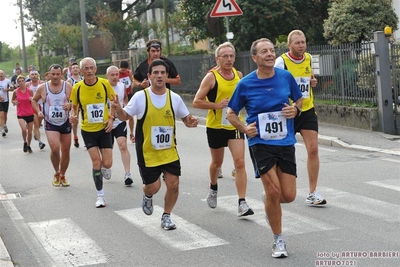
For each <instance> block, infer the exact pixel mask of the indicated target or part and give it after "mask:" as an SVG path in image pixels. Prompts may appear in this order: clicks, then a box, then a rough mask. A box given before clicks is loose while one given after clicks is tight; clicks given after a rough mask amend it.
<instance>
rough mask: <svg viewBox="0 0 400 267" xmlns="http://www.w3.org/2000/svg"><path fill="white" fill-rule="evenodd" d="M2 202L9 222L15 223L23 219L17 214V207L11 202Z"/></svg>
mask: <svg viewBox="0 0 400 267" xmlns="http://www.w3.org/2000/svg"><path fill="white" fill-rule="evenodd" d="M2 202H3V206H4V208H5V209H6V211H7V213H8V215H9V216H10V218H11V220H13V221H17V220H23V219H24V217H22V215H21V213H19V211H18V209H17V207H15V205H14V203H13V202H12V201H11V200H6V201H2Z"/></svg>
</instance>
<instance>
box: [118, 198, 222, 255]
mask: <svg viewBox="0 0 400 267" xmlns="http://www.w3.org/2000/svg"><path fill="white" fill-rule="evenodd" d="M116 213H117V214H118V215H119V216H121V217H122V218H124V219H125V220H127V221H128V222H130V223H132V224H133V225H135V226H136V227H137V228H139V229H140V230H141V231H142V232H143V233H145V234H147V235H149V236H150V237H152V238H154V239H156V240H158V241H159V242H161V243H163V244H165V245H166V247H169V248H171V247H173V248H175V249H177V250H182V251H184V250H193V249H199V248H207V247H215V246H221V245H226V244H229V242H227V241H225V240H223V239H221V238H219V237H217V236H215V235H213V234H211V233H210V232H207V231H206V230H204V229H202V228H200V227H198V226H197V225H195V224H192V223H190V222H188V221H186V220H185V219H182V218H180V217H179V216H177V215H175V214H172V215H171V220H172V221H173V222H174V223H175V224H176V227H177V228H176V229H175V230H170V231H167V230H164V229H162V228H161V218H160V217H159V216H155V215H152V216H147V215H145V214H144V213H143V211H142V208H137V209H127V210H121V211H116ZM154 213H156V214H162V213H163V209H162V208H161V207H159V206H154Z"/></svg>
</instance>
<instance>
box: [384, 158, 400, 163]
mask: <svg viewBox="0 0 400 267" xmlns="http://www.w3.org/2000/svg"><path fill="white" fill-rule="evenodd" d="M382 160H384V161H390V162H394V163H400V160H397V159H386V158H383V159H382Z"/></svg>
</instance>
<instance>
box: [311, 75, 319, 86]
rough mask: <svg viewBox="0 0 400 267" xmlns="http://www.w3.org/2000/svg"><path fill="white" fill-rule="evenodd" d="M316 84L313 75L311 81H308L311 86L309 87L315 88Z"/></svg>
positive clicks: (316, 81)
mask: <svg viewBox="0 0 400 267" xmlns="http://www.w3.org/2000/svg"><path fill="white" fill-rule="evenodd" d="M317 83H318V80H317V78H315V77H314V74H313V75H311V80H310V85H311V87H316V86H317Z"/></svg>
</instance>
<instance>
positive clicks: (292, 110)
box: [282, 103, 298, 119]
mask: <svg viewBox="0 0 400 267" xmlns="http://www.w3.org/2000/svg"><path fill="white" fill-rule="evenodd" d="M297 112H298V111H297V108H296V107H295V106H289V105H288V104H286V103H285V107H284V108H282V114H283V116H284V117H285V118H287V119H293V118H295V117H296V116H297Z"/></svg>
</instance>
